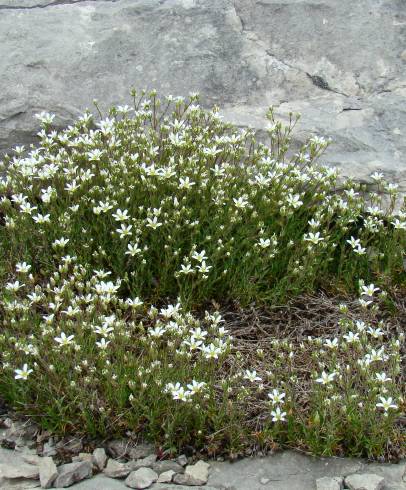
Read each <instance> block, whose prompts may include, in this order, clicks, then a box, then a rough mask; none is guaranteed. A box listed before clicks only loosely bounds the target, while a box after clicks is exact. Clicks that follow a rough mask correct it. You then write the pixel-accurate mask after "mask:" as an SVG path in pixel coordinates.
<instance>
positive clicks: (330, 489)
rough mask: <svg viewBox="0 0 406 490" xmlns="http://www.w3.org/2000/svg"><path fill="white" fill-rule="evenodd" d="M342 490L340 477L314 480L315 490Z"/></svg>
mask: <svg viewBox="0 0 406 490" xmlns="http://www.w3.org/2000/svg"><path fill="white" fill-rule="evenodd" d="M342 488H343V478H342V477H341V476H333V477H331V478H330V477H328V476H324V477H323V478H318V479H317V480H316V489H317V490H341V489H342Z"/></svg>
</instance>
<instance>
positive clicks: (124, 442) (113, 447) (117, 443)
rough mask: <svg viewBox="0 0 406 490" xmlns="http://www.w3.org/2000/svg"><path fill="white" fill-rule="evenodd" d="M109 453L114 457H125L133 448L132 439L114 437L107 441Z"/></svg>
mask: <svg viewBox="0 0 406 490" xmlns="http://www.w3.org/2000/svg"><path fill="white" fill-rule="evenodd" d="M106 449H107V454H108V455H109V456H111V457H112V458H116V459H119V458H125V457H126V456H128V451H129V450H130V449H131V441H129V440H128V439H113V440H112V441H109V442H108V443H107V447H106Z"/></svg>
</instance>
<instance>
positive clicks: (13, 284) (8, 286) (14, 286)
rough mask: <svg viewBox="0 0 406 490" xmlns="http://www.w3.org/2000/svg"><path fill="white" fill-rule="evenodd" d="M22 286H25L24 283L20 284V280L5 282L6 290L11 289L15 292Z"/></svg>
mask: <svg viewBox="0 0 406 490" xmlns="http://www.w3.org/2000/svg"><path fill="white" fill-rule="evenodd" d="M23 286H25V284H20V281H14V282H8V283H7V284H6V289H7V291H13V292H14V293H16V292H17V291H18V290H19V289H20V288H22V287H23Z"/></svg>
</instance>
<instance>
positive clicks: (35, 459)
mask: <svg viewBox="0 0 406 490" xmlns="http://www.w3.org/2000/svg"><path fill="white" fill-rule="evenodd" d="M21 457H22V458H23V460H24V461H25V462H26V463H28V464H33V465H39V463H40V461H41V460H42V459H43V458H41V457H40V456H38V455H37V454H31V453H25V452H24V453H22V454H21Z"/></svg>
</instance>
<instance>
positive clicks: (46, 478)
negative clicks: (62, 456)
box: [38, 457, 58, 488]
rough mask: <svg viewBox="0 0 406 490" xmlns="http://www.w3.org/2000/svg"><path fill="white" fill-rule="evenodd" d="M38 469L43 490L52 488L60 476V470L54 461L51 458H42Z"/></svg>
mask: <svg viewBox="0 0 406 490" xmlns="http://www.w3.org/2000/svg"><path fill="white" fill-rule="evenodd" d="M38 467H39V481H40V482H41V488H51V487H52V484H53V482H54V481H55V479H56V477H57V476H58V470H57V467H56V464H55V463H54V460H53V459H52V458H50V457H45V458H40V461H39V465H38Z"/></svg>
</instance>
